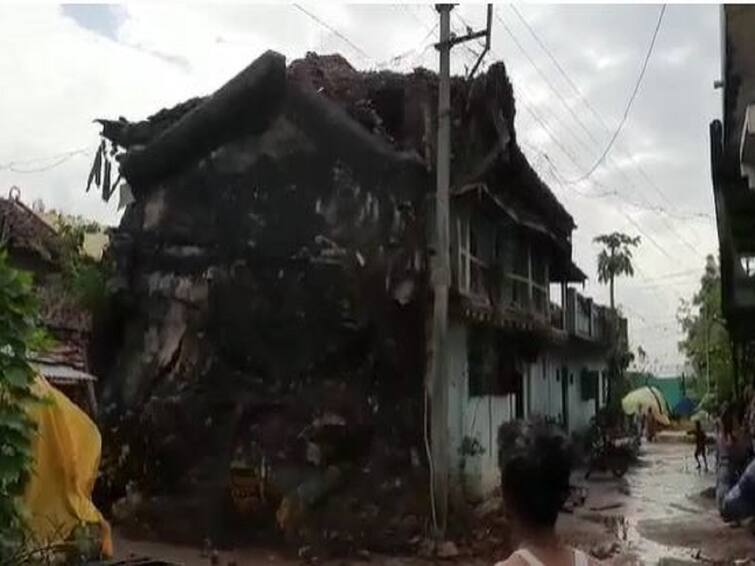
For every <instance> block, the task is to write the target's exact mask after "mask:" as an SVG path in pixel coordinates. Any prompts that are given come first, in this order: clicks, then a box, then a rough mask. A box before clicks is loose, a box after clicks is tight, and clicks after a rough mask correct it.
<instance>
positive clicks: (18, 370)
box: [0, 250, 42, 564]
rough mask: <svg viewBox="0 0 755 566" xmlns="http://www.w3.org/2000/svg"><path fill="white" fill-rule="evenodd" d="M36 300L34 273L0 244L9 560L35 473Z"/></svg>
mask: <svg viewBox="0 0 755 566" xmlns="http://www.w3.org/2000/svg"><path fill="white" fill-rule="evenodd" d="M36 312H37V306H36V302H35V300H34V295H33V292H32V281H31V275H30V274H28V273H23V272H19V271H17V270H15V269H13V268H12V267H11V266H10V265H8V261H7V254H6V252H5V250H0V563H3V564H6V563H7V562H8V560H9V556H11V555H12V554H13V553H14V552H16V551H17V550H18V548H19V546H20V545H22V544H23V540H24V520H23V511H22V507H21V503H20V497H21V495H22V494H23V490H24V487H25V485H26V481H27V479H28V477H29V474H30V473H31V469H32V465H33V456H32V451H31V445H32V440H33V435H34V433H35V425H34V423H33V421H32V420H31V418H30V417H29V415H28V413H27V405H28V403H29V402H32V401H33V400H34V399H35V397H34V394H33V392H32V384H33V382H34V371H33V370H32V368H31V366H30V365H29V362H28V359H27V352H28V351H29V349H31V348H33V347H35V346H38V345H39V344H40V341H41V336H42V335H41V333H40V331H38V330H37V326H36V324H35V318H36Z"/></svg>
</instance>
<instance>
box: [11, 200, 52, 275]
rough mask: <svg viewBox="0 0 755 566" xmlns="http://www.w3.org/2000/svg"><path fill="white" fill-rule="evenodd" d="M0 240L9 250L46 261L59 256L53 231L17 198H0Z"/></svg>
mask: <svg viewBox="0 0 755 566" xmlns="http://www.w3.org/2000/svg"><path fill="white" fill-rule="evenodd" d="M0 240H3V241H5V242H6V243H7V245H8V247H9V248H11V249H14V248H15V249H22V250H25V251H32V252H35V253H37V254H39V255H40V256H41V257H42V258H43V259H45V260H47V261H55V260H56V259H57V258H58V257H59V255H60V246H61V242H60V238H59V236H58V234H57V232H55V229H54V228H53V227H52V226H50V225H49V224H48V223H47V222H45V221H44V220H43V219H42V218H40V217H39V216H38V215H37V213H36V212H34V211H33V210H32V209H30V208H29V207H27V206H26V205H25V204H24V203H22V202H21V201H20V200H18V199H17V198H13V197H11V198H0Z"/></svg>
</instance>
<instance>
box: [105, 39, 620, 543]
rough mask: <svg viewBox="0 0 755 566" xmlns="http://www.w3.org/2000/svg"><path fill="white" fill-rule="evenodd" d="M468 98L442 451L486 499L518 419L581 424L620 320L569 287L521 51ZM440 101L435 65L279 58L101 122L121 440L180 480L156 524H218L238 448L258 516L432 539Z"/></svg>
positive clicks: (457, 111) (459, 83)
mask: <svg viewBox="0 0 755 566" xmlns="http://www.w3.org/2000/svg"><path fill="white" fill-rule="evenodd" d="M451 99H452V123H453V127H452V146H453V166H452V207H451V215H452V216H451V221H452V224H451V228H452V229H451V234H452V242H451V248H452V249H451V253H452V258H453V260H452V264H453V282H454V283H453V289H452V293H451V298H450V304H449V309H450V310H449V312H450V328H449V350H450V352H449V355H450V365H451V371H450V382H449V384H448V387H449V407H448V431H449V435H450V441H451V446H452V449H451V452H450V461H449V462H448V466H449V475H450V476H451V477H452V478H453V479H454V480H459V479H461V480H462V481H461V482H457V483H463V484H464V489H465V490H466V489H467V487H468V488H469V489H470V490H471V491H472V492H474V493H476V494H480V495H484V494H486V493H488V492H490V491H491V490H492V489H493V487H494V485H495V483H496V479H495V478H496V475H495V474H496V471H495V470H496V469H497V465H496V463H495V457H496V453H495V448H494V446H495V436H496V430H497V427H498V426H499V425H500V424H501V423H502V422H504V421H507V420H511V419H514V418H528V417H534V416H543V417H547V418H550V419H553V420H555V421H558V422H561V423H563V425H564V426H565V427H566V428H567V429H568V430H569V431H577V430H579V429H581V428H583V427H585V426H586V425H587V424H588V423H589V420H590V418H591V417H592V415H594V414H595V411H596V409H597V408H598V407H600V406H602V405H603V404H604V403H605V395H606V392H607V389H608V385H607V375H608V374H607V371H608V368H609V357H610V355H611V353H612V352H613V351H614V350H615V348H616V347H618V346H617V345H619V344H620V343H621V339H620V336H624V337H625V336H626V321H625V320H624V319H618V318H615V317H613V316H612V315H611V313H610V312H609V311H608V309H606V308H604V307H600V306H598V305H595V304H594V303H593V302H592V300H590V299H589V298H586V297H584V296H582V295H580V294H579V293H578V292H577V291H576V289H575V288H573V287H571V286H570V285H571V284H574V283H579V282H581V281H583V280H584V278H585V276H584V275H583V274H582V272H581V271H580V270H579V269H578V268H577V267H576V266H575V265H574V264H573V262H572V255H571V252H572V250H571V234H572V231H573V229H574V227H575V226H574V222H573V220H572V218H571V216H570V215H569V214H568V212H567V211H566V210H565V209H564V208H563V206H562V205H561V204H560V203H559V202H558V200H557V199H556V197H555V196H554V195H553V193H552V192H551V191H550V190H549V188H548V187H547V186H546V185H545V183H543V182H542V180H540V178H539V177H538V175H537V174H536V173H535V171H534V170H533V169H532V167H531V166H530V164H529V163H528V162H527V159H526V157H525V156H524V154H523V153H522V152H521V150H520V148H519V146H518V145H517V142H516V133H515V130H514V113H515V107H514V98H513V92H512V88H511V84H510V83H509V80H508V78H507V75H506V71H505V67H504V65H503V64H502V63H495V64H493V65H491V66H490V67H489V68H488V70H487V71H486V72H485V73H482V74H480V75H479V76H477V77H475V78H474V79H473V80H471V81H466V80H465V79H463V78H458V77H457V78H454V79H453V80H452V93H451ZM436 107H437V76H436V75H435V74H433V73H431V72H429V71H426V70H423V69H417V70H415V71H414V72H413V73H409V74H396V73H390V72H379V73H377V72H359V71H357V70H355V69H354V68H353V67H351V65H350V64H349V63H348V62H347V61H346V60H345V59H343V58H342V57H341V56H339V55H329V56H318V55H316V54H311V53H310V54H308V55H307V56H306V57H305V58H304V59H301V60H295V61H293V62H291V63H290V64H289V65H288V66H287V65H286V62H285V60H284V58H283V57H282V56H280V55H279V54H276V53H273V52H267V53H265V54H264V55H262V56H261V57H260V58H258V59H257V60H256V61H255V62H253V63H252V64H251V65H250V66H249V67H248V68H247V69H245V70H243V71H242V72H241V73H240V74H239V75H237V76H236V77H235V78H233V79H232V80H230V81H229V82H228V83H227V84H226V85H224V86H223V87H221V88H220V89H219V90H218V91H217V92H215V93H214V94H213V95H211V96H209V97H206V98H196V99H190V100H188V101H186V102H183V103H181V104H179V105H178V106H175V107H173V108H170V109H165V110H161V111H160V112H158V113H157V114H155V115H153V116H151V117H149V118H147V119H146V120H142V121H138V122H129V121H127V120H125V119H119V120H100V123H101V124H102V136H103V138H104V139H105V140H107V143H108V145H109V146H110V147H108V148H107V149H108V151H107V152H103V153H106V155H110V153H111V150H112V152H113V153H115V154H117V156H116V159H117V162H118V167H119V169H120V173H121V175H122V177H123V179H125V182H126V184H125V185H121V187H120V190H121V191H123V192H125V193H128V194H129V197H128V198H127V199H125V200H126V201H127V202H130V204H129V205H128V206H127V208H126V210H125V213H124V216H123V219H122V221H121V224H120V226H119V227H118V228H117V229H115V230H114V231H113V232H112V235H111V247H110V249H111V252H112V256H113V259H114V261H115V265H116V275H115V278H114V281H113V288H114V289H118V290H119V292H118V294H117V296H116V298H117V300H118V301H119V303H120V304H121V305H122V307H121V308H123V309H125V310H126V311H127V312H128V315H127V316H126V317H125V327H124V330H123V340H122V342H121V344H120V347H119V349H118V351H117V352H114V356H113V366H112V368H111V369H110V371H108V372H107V376H106V378H105V384H104V396H105V401H104V404H106V405H108V407H111V408H112V409H111V410H110V412H109V413H108V414H107V415H106V418H107V419H109V420H110V422H112V423H114V425H113V430H117V433H114V434H115V436H112V437H110V438H108V439H106V442H110V443H111V444H115V447H114V451H115V452H116V453H118V451H119V450H120V448H119V445H125V444H128V446H129V454H130V457H129V458H125V459H124V461H123V462H122V465H123V466H125V467H128V466H129V460H130V458H131V459H132V461H138V462H141V463H142V465H141V468H140V470H139V475H138V476H136V477H131V478H130V479H131V481H134V482H135V483H137V484H138V485H140V487H141V488H142V489H144V490H151V491H153V492H160V493H167V492H169V493H170V494H172V496H173V497H174V500H173V503H172V504H171V505H172V507H171V509H172V510H173V514H172V517H173V519H172V520H171V521H170V524H167V523H163V524H159V525H157V527H158V528H161V529H163V530H165V529H172V532H173V534H175V535H176V536H179V534H181V533H184V534H185V532H188V531H191V532H193V533H196V532H197V531H198V530H200V531H205V530H207V531H211V530H212V529H213V524H217V523H218V520H217V517H214V516H211V514H208V513H197V512H193V511H196V510H197V508H198V507H201V508H202V509H207V508H213V509H215V508H217V501H219V500H223V498H226V497H227V496H228V492H229V491H231V489H233V488H232V487H231V488H229V485H231V486H235V485H237V483H235V482H239V481H241V480H240V479H239V478H237V477H235V476H234V475H233V472H231V471H229V469H230V468H231V466H232V464H233V466H236V467H238V466H241V464H240V462H246V463H247V468H248V471H247V475H246V476H245V477H244V479H243V482H242V483H243V484H244V485H245V486H246V490H247V492H248V493H254V494H256V495H254V497H252V499H253V500H254V501H255V502H256V503H255V504H256V505H257V507H255V509H257V511H256V513H255V517H256V518H257V520H260V518H262V519H265V518H266V520H267V521H268V522H274V521H277V522H278V524H279V526H280V527H281V528H283V529H285V530H286V531H287V532H290V531H291V530H293V531H295V532H301V531H296V529H297V528H298V527H299V526H300V525H298V524H297V522H296V519H297V518H300V516H299V514H298V513H293V512H291V509H292V508H295V509H302V508H306V509H309V508H312V510H311V512H312V513H314V514H315V515H316V517H317V518H318V520H321V521H325V520H326V519H325V517H327V518H328V519H327V520H328V521H330V522H329V523H328V524H329V525H331V526H332V524H331V522H332V521H334V520H335V519H334V517H336V516H338V517H341V520H345V521H347V522H348V526H347V527H346V526H344V529H345V530H348V532H349V534H348V536H352V537H353V536H354V531H355V530H358V531H359V532H360V533H361V534H359V540H362V541H364V540H366V539H365V537H372V536H377V537H380V536H383V537H385V536H389V538H390V539H391V540H393V541H397V543H398V541H403V540H404V539H405V538H406V537H409V538H410V537H411V536H414V535H416V534H417V532H418V525H416V524H415V523H411V522H407V524H406V525H404V526H397V524H396V514H400V515H406V514H408V513H409V514H411V513H423V514H424V513H426V512H427V509H428V507H427V506H428V502H427V500H426V499H424V498H425V495H424V494H426V493H427V477H426V473H425V471H424V470H425V469H426V468H425V466H424V465H423V464H422V462H423V460H424V455H425V437H424V432H423V431H424V430H425V419H426V418H427V414H428V407H426V406H425V402H426V396H425V394H424V373H425V366H426V363H425V358H426V351H427V343H428V341H427V333H426V330H425V329H426V327H427V324H428V323H429V320H430V318H429V315H430V310H431V309H430V308H428V307H429V305H431V304H432V301H431V286H430V284H429V273H428V271H429V270H428V265H429V261H430V258H431V256H432V247H433V236H432V234H433V233H434V230H433V226H432V223H431V220H430V219H432V218H434V216H433V214H432V201H433V193H434V167H435V165H434V159H435V153H436V152H435V150H434V146H435V140H436V128H435V124H436ZM98 166H102V163H98V162H96V163H95V167H98ZM108 167H110V165H108ZM110 188H111V187H108V189H110ZM116 190H117V189H116ZM105 192H106V193H110V190H108V191H105ZM554 285H557V286H558V289H559V291H558V293H557V294H558V297H552V296H551V288H552V286H554ZM624 340H625V338H624ZM429 410H430V411H432V407H429ZM480 449H481V450H483V451H484V452H482V453H480ZM145 454H149V455H150V456H151V457H150V458H144V457H143V456H144V455H145ZM236 467H234V469H236ZM462 468H463V471H461V470H462ZM355 486H361V488H358V487H355ZM333 489H341V490H342V494H343V493H345V495H343V496H342V497H339V498H332V499H328V498H327V493H328V492H329V491H332V490H333ZM114 490H115V491H114V493H117V492H118V488H114ZM121 492H123V488H121ZM304 492H306V493H308V494H309V495H308V496H307V500H306V501H305V502H304V503H303V504H302V502H301V501H299V498H300V497H301V495H300V494H301V493H304ZM262 493H264V494H266V495H265V496H264V497H263V496H262V495H260V494H262ZM399 494H401V495H399ZM417 494H422V495H421V496H420V495H417ZM402 496H403V497H410V498H411V500H412V502H411V504H410V503H408V502H407V501H406V500H405V499H401V497H402ZM418 499H419V500H418ZM292 500H294V501H298V503H299V504H294V503H292ZM323 500H324V501H325V503H323ZM213 502H215V503H213ZM399 502H400V503H399ZM316 503H320V505H315V504H316ZM249 505H252V503H249ZM341 505H347V507H344V508H341V507H340V506H341ZM418 506H419V507H418ZM244 507H245V509H246V507H247V505H246V504H245V505H244ZM315 507H316V510H315ZM176 509H182V510H185V512H181V513H178V514H176V513H175V510H176ZM410 509H411V510H410ZM190 510H191V511H192V512H190ZM236 511H237V515H234V517H235V519H237V520H242V521H249V520H250V519H249V518H248V517H247V518H243V510H240V509H237V510H236ZM150 513H151V514H150ZM154 513H155V511H154V509H152V510H151V511H145V514H146V515H149V516H151V517H154V516H155V515H154ZM239 514H240V515H239ZM176 516H178V517H179V519H176ZM184 516H185V517H186V519H185V520H184V519H181V517H184ZM198 517H204V518H205V519H197V518H198ZM201 521H206V523H201ZM179 531H181V533H179ZM388 531H390V533H388ZM310 532H311V531H310ZM405 535H406V536H405ZM336 536H339V535H337V533H336ZM365 544H369V543H368V542H365Z"/></svg>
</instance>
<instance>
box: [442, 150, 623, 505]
mask: <svg viewBox="0 0 755 566" xmlns="http://www.w3.org/2000/svg"><path fill="white" fill-rule="evenodd" d="M488 182H491V183H496V182H498V183H505V185H504V186H505V187H506V188H505V189H502V188H499V187H496V186H495V185H492V184H491V185H488V184H487V183H477V184H473V185H469V186H464V187H462V188H461V189H459V190H457V191H456V192H455V194H454V199H453V201H452V207H451V214H452V224H451V226H452V257H453V259H454V260H453V262H452V272H453V284H454V285H453V288H452V295H451V304H450V312H451V317H452V322H451V326H450V329H449V348H450V366H451V376H450V379H451V381H450V383H449V423H448V425H449V432H450V456H451V463H450V469H451V473H452V475H453V476H455V477H456V479H457V480H458V481H457V482H456V484H457V485H458V486H460V487H463V488H464V491H465V493H466V495H468V496H472V497H475V496H477V497H480V496H484V495H485V494H487V493H490V492H492V491H493V490H494V489H495V488H496V487H497V486H498V484H499V473H498V450H497V431H498V428H499V427H500V425H501V424H502V423H503V422H506V421H510V420H512V419H527V418H534V417H540V418H545V419H547V420H552V421H554V422H558V423H560V424H561V425H562V426H563V427H564V428H565V430H566V431H568V432H569V433H579V432H584V430H585V429H586V428H587V427H588V426H589V425H590V421H591V419H592V417H593V416H595V414H596V412H597V411H598V410H599V409H600V408H601V407H603V406H605V404H606V401H607V394H608V377H609V366H610V358H611V355H612V354H613V353H614V348H615V347H616V346H621V347H624V348H625V347H626V320H625V319H619V318H614V317H612V316H611V313H610V310H609V309H608V308H606V307H603V306H599V305H596V304H595V303H594V302H593V301H592V299H590V298H588V297H585V296H583V295H581V294H580V293H578V292H577V290H576V289H574V288H573V287H571V286H570V285H571V284H573V283H580V282H582V281H584V279H585V275H584V274H583V273H582V272H581V271H580V270H579V268H577V267H576V266H575V265H574V264H573V263H572V258H571V232H572V230H573V229H574V222H573V220H572V218H571V216H570V215H569V214H568V213H567V212H566V211H565V210H564V209H563V207H562V206H561V205H560V204H559V202H558V201H557V200H556V198H555V197H554V196H553V194H552V193H551V192H550V191H549V189H548V188H547V187H546V186H545V184H544V183H542V181H540V179H539V178H538V177H537V175H536V174H535V173H534V171H533V170H532V169H531V168H530V167H529V166H528V165H527V166H526V167H523V168H522V170H521V173H520V174H519V175H517V176H514V175H509V176H502V177H499V178H498V179H491V180H489V181H488ZM525 191H530V194H532V193H535V194H538V198H537V199H536V200H535V201H534V202H531V203H525V202H522V201H521V200H518V199H517V195H518V194H522V193H524V192H525ZM552 289H556V290H557V292H556V295H557V296H556V297H552V296H551V292H552ZM612 329H613V331H612Z"/></svg>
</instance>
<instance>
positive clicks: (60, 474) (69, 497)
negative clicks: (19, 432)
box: [24, 376, 113, 557]
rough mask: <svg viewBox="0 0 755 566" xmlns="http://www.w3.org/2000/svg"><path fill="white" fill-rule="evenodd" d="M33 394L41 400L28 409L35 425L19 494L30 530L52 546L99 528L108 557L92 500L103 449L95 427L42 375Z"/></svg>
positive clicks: (106, 530) (109, 546)
mask: <svg viewBox="0 0 755 566" xmlns="http://www.w3.org/2000/svg"><path fill="white" fill-rule="evenodd" d="M34 391H35V393H36V394H37V395H38V396H39V397H40V398H42V399H44V400H45V402H43V403H35V404H33V405H32V406H31V408H30V410H29V412H30V414H31V416H32V418H33V419H34V421H35V422H36V423H37V427H38V430H37V434H36V436H35V440H34V445H33V447H32V450H33V454H34V471H33V473H32V475H31V477H30V479H29V483H28V485H27V486H26V492H25V494H24V503H25V506H26V509H27V511H28V512H29V514H30V516H31V517H30V527H31V529H32V532H33V533H34V536H35V537H36V538H37V539H38V541H39V542H40V543H43V544H54V543H58V542H62V541H63V540H65V539H66V538H67V537H68V536H69V535H70V534H71V532H72V531H73V529H74V528H75V527H77V526H79V525H81V524H82V523H89V524H91V523H95V524H100V525H101V526H102V541H103V542H102V551H103V554H105V555H106V556H108V557H109V556H112V554H113V542H112V538H111V533H110V526H109V525H108V523H107V521H105V519H104V518H103V517H102V515H101V514H100V512H99V511H98V510H97V508H96V507H95V506H94V503H93V502H92V490H93V489H94V481H95V479H96V478H97V469H98V467H99V465H100V450H101V445H102V439H101V437H100V432H99V430H97V425H95V424H94V423H93V422H92V420H91V419H90V418H89V417H88V416H87V415H86V413H84V411H82V410H81V409H80V408H79V407H77V406H76V405H75V404H74V403H73V402H72V401H71V400H69V399H68V397H66V396H65V395H64V394H63V393H61V392H60V391H58V390H57V389H55V388H54V387H52V386H51V385H50V384H49V383H48V382H47V380H45V379H44V378H43V377H42V376H38V377H37V378H36V381H35V383H34Z"/></svg>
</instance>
